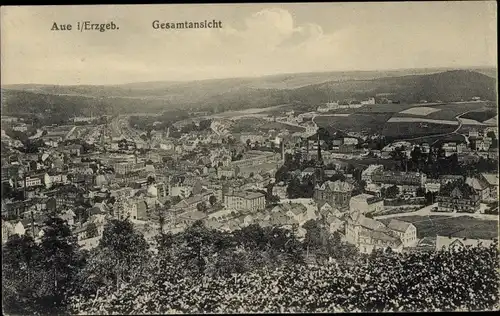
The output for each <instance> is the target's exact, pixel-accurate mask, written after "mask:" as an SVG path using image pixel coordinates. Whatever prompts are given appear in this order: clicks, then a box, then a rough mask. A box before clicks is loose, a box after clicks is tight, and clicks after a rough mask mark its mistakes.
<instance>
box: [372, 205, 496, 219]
mask: <svg viewBox="0 0 500 316" xmlns="http://www.w3.org/2000/svg"><path fill="white" fill-rule="evenodd" d="M434 207H437V203H434V204H432V205H429V206H426V207H424V208H422V209H420V210H418V211H415V212H408V213H399V214H389V215H381V216H375V217H374V218H375V219H384V218H393V217H405V216H448V217H461V216H469V217H474V218H478V219H484V220H496V221H497V220H498V215H489V214H480V213H456V212H453V213H448V212H431V209H432V208H434ZM482 208H484V205H482Z"/></svg>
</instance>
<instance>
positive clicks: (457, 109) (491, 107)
mask: <svg viewBox="0 0 500 316" xmlns="http://www.w3.org/2000/svg"><path fill="white" fill-rule="evenodd" d="M419 108H423V109H424V110H425V109H429V110H425V112H427V113H422V114H420V113H418V112H419ZM430 109H434V110H435V111H432V110H430ZM468 111H474V112H476V113H490V112H491V111H496V110H495V104H493V103H491V102H463V103H446V104H437V105H432V106H429V105H426V106H425V107H422V106H418V105H414V106H412V107H410V108H407V109H404V110H401V111H397V112H395V113H394V117H415V115H418V116H425V118H426V119H433V120H447V121H453V120H456V117H457V116H459V115H461V114H464V113H466V112H468ZM464 115H465V114H464ZM478 115H483V114H476V116H478ZM490 117H491V116H490ZM464 118H469V119H474V117H467V116H464Z"/></svg>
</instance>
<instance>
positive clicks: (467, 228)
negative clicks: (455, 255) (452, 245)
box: [380, 215, 498, 239]
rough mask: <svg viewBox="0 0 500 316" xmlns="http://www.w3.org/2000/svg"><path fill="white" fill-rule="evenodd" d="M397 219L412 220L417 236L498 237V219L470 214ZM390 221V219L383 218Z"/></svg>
mask: <svg viewBox="0 0 500 316" xmlns="http://www.w3.org/2000/svg"><path fill="white" fill-rule="evenodd" d="M395 219H399V220H402V221H406V222H410V223H413V225H415V227H416V228H417V237H418V238H423V237H436V236H437V235H440V236H448V235H451V236H452V237H466V238H474V239H490V238H494V237H498V221H493V220H483V219H477V218H472V217H469V216H460V217H448V216H418V215H416V216H405V217H400V218H397V217H395ZM380 221H382V222H383V223H388V222H389V221H390V219H381V220H380Z"/></svg>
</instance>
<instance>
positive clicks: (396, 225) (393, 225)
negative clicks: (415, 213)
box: [387, 219, 412, 233]
mask: <svg viewBox="0 0 500 316" xmlns="http://www.w3.org/2000/svg"><path fill="white" fill-rule="evenodd" d="M411 225H412V224H411V223H408V222H403V221H399V220H397V219H392V220H391V221H390V222H389V224H388V225H387V228H389V229H392V230H395V231H398V232H402V233H404V232H406V231H407V230H408V228H409V227H410V226H411Z"/></svg>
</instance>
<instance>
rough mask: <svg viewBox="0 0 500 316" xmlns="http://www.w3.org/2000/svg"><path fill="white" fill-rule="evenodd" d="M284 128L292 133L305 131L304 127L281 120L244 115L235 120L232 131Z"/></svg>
mask: <svg viewBox="0 0 500 316" xmlns="http://www.w3.org/2000/svg"><path fill="white" fill-rule="evenodd" d="M272 129H274V130H278V131H279V130H282V129H286V130H288V131H290V133H295V132H303V131H304V129H303V128H301V127H298V126H292V125H288V124H284V123H279V122H269V121H266V120H264V119H261V118H257V117H244V118H241V119H238V120H235V121H234V123H233V125H232V126H231V128H230V131H231V132H232V133H244V132H255V131H269V130H272Z"/></svg>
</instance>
